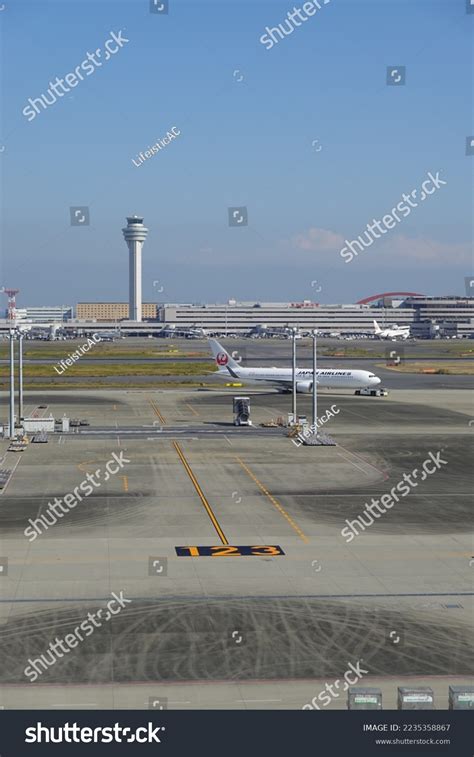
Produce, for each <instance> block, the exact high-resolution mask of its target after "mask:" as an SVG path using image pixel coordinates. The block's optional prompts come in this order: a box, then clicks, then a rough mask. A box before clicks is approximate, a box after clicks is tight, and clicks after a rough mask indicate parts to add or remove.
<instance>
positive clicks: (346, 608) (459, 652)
mask: <svg viewBox="0 0 474 757" xmlns="http://www.w3.org/2000/svg"><path fill="white" fill-rule="evenodd" d="M401 378H402V379H404V380H405V382H406V384H405V388H403V389H400V390H397V389H394V390H393V391H392V392H391V394H390V395H389V396H388V397H385V398H365V397H355V396H354V395H352V394H350V393H348V392H346V393H339V394H337V395H334V394H331V393H326V394H324V395H323V393H321V397H320V402H319V409H320V412H319V415H320V416H321V415H322V414H324V413H325V412H326V411H327V409H328V408H329V407H331V406H332V407H333V408H334V406H335V405H336V407H337V409H338V410H339V412H338V414H337V415H335V416H334V417H333V418H332V419H330V420H329V421H328V423H327V425H325V426H324V430H325V431H327V432H328V433H329V434H330V435H332V436H333V438H334V439H335V440H336V441H337V446H336V447H319V448H311V447H297V446H296V445H295V444H293V442H292V440H291V439H289V438H287V437H286V436H284V435H283V433H282V430H281V429H262V428H261V427H259V425H258V424H260V423H262V422H268V421H269V420H271V419H272V418H273V419H275V418H277V417H278V416H283V417H284V416H285V414H286V412H288V410H289V409H290V405H291V397H290V396H288V395H281V394H278V393H275V392H273V391H271V390H264V391H260V392H257V391H252V392H251V393H250V395H251V410H252V418H253V420H254V423H255V428H254V429H247V428H242V429H241V428H236V427H234V426H233V425H232V394H233V392H235V390H231V391H219V392H217V391H198V390H195V391H184V390H181V391H179V390H176V391H172V390H164V391H153V392H141V391H102V392H97V391H94V392H89V393H87V392H82V393H71V392H50V393H48V394H42V393H38V394H34V393H28V394H27V397H26V401H27V406H28V408H29V409H30V410H33V409H34V408H36V407H38V405H40V404H41V405H46V407H45V408H44V409H43V410H42V412H44V414H46V415H48V414H49V413H50V412H51V413H52V414H53V415H55V417H61V416H62V415H63V413H69V414H70V415H74V416H75V417H80V418H87V419H88V421H89V422H90V424H91V425H90V426H89V427H86V428H83V429H81V430H80V433H76V432H74V433H72V434H69V435H68V434H55V435H51V436H50V441H49V443H48V444H45V445H34V444H31V445H30V446H29V447H28V449H27V450H26V451H25V452H24V453H21V454H20V455H18V453H11V452H10V453H9V452H6V443H5V442H3V443H0V444H1V452H0V454H1V455H3V456H4V457H3V459H2V463H1V467H2V468H11V469H14V471H13V474H12V477H11V479H10V481H9V483H8V485H7V488H6V490H4V491H3V493H2V494H0V529H1V533H2V553H3V555H4V556H5V557H8V575H6V574H5V573H3V576H2V577H1V579H0V580H1V586H2V594H1V601H0V613H1V615H0V618H1V620H0V622H1V626H0V650H1V652H0V654H1V656H2V659H3V660H4V664H3V665H2V669H1V671H0V680H1V681H2V684H3V686H2V697H1V699H2V702H0V704H3V706H5V707H7V708H9V707H13V706H19V707H33V708H34V707H40V706H46V707H55V706H59V704H60V703H61V702H62V703H63V705H64V703H66V705H67V706H68V705H71V706H78V707H84V708H91V709H93V708H95V707H103V706H112V707H125V708H137V709H141V708H143V707H147V706H156V705H153V704H150V702H153V701H155V700H159V699H160V698H161V699H162V700H163V701H165V700H166V704H165V706H169V707H172V708H180V707H182V708H185V707H210V708H216V709H217V708H219V707H222V706H227V707H231V708H237V709H238V708H300V707H302V706H303V705H304V704H305V702H308V701H311V697H313V696H315V694H317V693H318V692H319V691H321V690H322V689H323V688H324V684H325V682H326V681H328V682H331V681H333V680H334V679H336V678H340V677H342V674H343V673H344V671H345V670H346V669H347V667H348V665H349V663H353V664H354V665H355V664H356V663H357V662H358V661H359V660H363V663H362V665H363V667H364V669H365V670H367V671H368V672H367V673H366V674H365V675H364V679H363V682H362V684H363V685H369V686H370V685H380V686H381V687H382V689H383V692H384V697H385V705H386V706H395V694H396V687H397V686H398V685H407V684H408V683H409V682H417V683H418V685H433V687H434V688H435V690H436V692H437V701H438V706H440V707H446V706H447V704H446V695H447V689H448V686H449V684H450V683H467V682H471V681H472V675H473V673H474V666H473V655H472V607H473V605H472V600H473V595H474V592H473V584H472V576H473V573H472V571H473V565H474V560H473V556H474V552H473V551H472V539H471V537H470V535H469V532H470V531H471V530H472V474H471V466H470V457H471V455H472V433H473V431H472V428H471V427H470V426H469V421H470V419H471V405H470V398H469V395H468V393H467V392H464V391H459V390H458V389H457V388H455V386H454V382H453V380H452V378H451V377H444V378H445V380H447V381H448V383H449V384H450V388H448V389H447V390H445V391H439V390H437V389H435V390H432V391H429V390H427V389H424V390H422V391H420V390H417V389H413V388H412V387H411V382H410V379H411V378H412V377H410V376H401ZM237 391H239V392H240V390H237ZM297 401H298V409H299V412H300V413H306V414H308V415H309V409H310V402H311V398H310V397H308V396H306V395H298V397H297ZM153 424H156V425H155V426H154V425H153ZM161 429H162V430H161ZM127 431H131V432H133V433H131V434H127V433H126V432H127ZM94 432H98V433H94ZM105 432H107V433H105ZM176 445H177V446H176ZM113 452H115V453H117V454H119V453H120V452H122V453H123V454H124V455H125V457H126V459H127V460H128V461H129V462H127V464H126V465H125V466H124V468H123V470H121V471H119V472H118V473H117V474H116V475H113V476H110V477H109V479H108V480H105V479H104V476H103V471H104V466H105V465H106V463H107V461H108V460H110V459H111V456H112V453H113ZM430 453H433V454H434V455H436V454H437V453H439V454H440V456H441V458H442V460H443V461H446V462H445V463H444V462H443V463H442V464H440V468H439V470H436V471H435V472H434V473H433V474H432V475H430V476H427V477H425V480H421V479H419V480H418V481H417V486H416V487H413V488H412V489H411V491H410V493H409V496H407V497H406V498H402V499H400V501H399V502H398V503H397V504H396V505H395V506H394V507H393V508H392V509H390V510H389V511H387V513H386V514H385V515H384V516H383V517H380V518H379V519H374V522H373V523H372V524H371V525H370V524H369V525H367V527H365V528H359V533H358V535H357V536H356V537H355V538H354V539H353V540H352V541H351V542H350V543H348V542H347V541H346V539H345V538H344V536H343V535H342V533H341V531H342V529H343V528H344V527H345V526H346V524H347V521H349V522H351V521H354V520H355V519H356V518H359V516H360V514H361V513H363V512H364V509H365V505H366V503H367V502H369V501H370V500H371V498H372V497H374V498H376V499H380V497H381V496H382V495H383V494H384V493H387V492H390V490H391V489H392V488H393V487H394V486H396V485H397V483H399V482H400V481H401V480H402V479H403V475H404V474H410V473H412V472H413V471H414V469H418V470H421V468H422V465H423V462H424V461H425V460H426V459H428V458H429V457H430ZM15 465H16V468H14V466H15ZM94 471H101V474H100V476H99V480H100V485H99V486H98V487H97V488H96V489H95V490H94V492H93V493H92V494H91V496H90V497H87V498H84V499H83V500H82V501H81V502H80V503H79V504H77V506H76V507H74V509H71V510H70V511H69V512H68V513H67V514H66V515H65V516H64V517H63V518H62V519H57V522H56V523H53V524H52V525H50V526H49V527H48V528H47V529H44V530H43V532H42V533H41V534H40V535H39V536H38V537H37V538H36V539H35V541H33V542H30V541H29V540H28V539H27V538H26V537H25V536H24V534H23V531H24V529H25V527H26V526H27V525H28V522H29V519H31V520H33V521H34V520H35V519H37V518H38V517H40V516H44V514H45V513H46V512H47V510H48V503H49V502H51V501H53V500H54V497H58V498H63V497H64V495H65V494H66V493H67V492H72V491H73V490H74V488H75V487H77V486H78V485H79V484H80V483H81V482H82V481H83V480H84V479H85V477H86V475H87V473H93V472H94ZM199 491H200V492H201V494H199ZM201 495H202V497H204V500H205V502H207V505H208V507H209V508H210V512H209V511H208V510H207V508H206V506H205V505H204V502H203V499H202V497H201ZM211 514H212V517H211ZM213 518H214V519H215V522H214V520H213ZM216 523H217V525H216ZM219 532H220V533H221V534H223V536H224V541H223V539H222V538H221V536H220V535H219ZM225 541H227V542H229V544H230V545H278V546H279V547H280V548H281V550H282V551H283V552H284V554H280V555H278V556H272V554H271V552H270V553H268V552H267V553H265V552H263V553H258V552H257V554H256V555H255V556H249V557H231V558H228V557H227V558H226V559H223V556H224V554H225V553H226V551H227V550H228V549H235V547H228V548H226V547H225ZM192 545H196V546H208V547H211V546H213V547H214V548H215V549H219V550H221V552H223V553H224V554H222V555H221V559H219V557H203V556H197V557H180V556H178V554H177V551H176V548H177V547H183V546H187V547H190V546H192ZM266 549H270V548H269V547H266ZM153 560H155V561H156V560H158V563H157V564H159V565H160V567H163V570H162V571H161V572H159V573H158V572H154V569H153V567H150V565H151V563H153ZM150 561H151V563H150ZM112 591H115V592H116V593H117V594H118V593H119V592H120V591H123V593H124V596H125V597H127V598H130V599H132V602H131V603H130V604H128V605H127V606H126V607H124V609H123V610H122V611H121V613H120V614H118V615H117V616H115V617H113V618H111V619H110V621H108V622H107V623H103V625H102V626H101V627H100V628H97V629H96V630H95V631H94V633H93V634H92V635H91V636H90V637H88V638H86V639H85V640H84V641H83V642H82V643H81V644H79V646H77V647H76V648H75V649H73V650H71V651H70V653H68V655H67V656H64V657H63V658H61V659H58V660H57V662H56V663H55V664H54V665H51V666H50V667H48V668H47V670H45V671H44V672H43V673H42V675H41V677H40V678H39V680H38V681H37V682H35V683H30V682H29V681H28V679H27V678H26V676H25V673H24V670H25V668H26V666H27V665H28V664H29V661H30V660H35V659H37V658H38V657H39V656H40V655H42V654H45V652H46V650H47V649H48V645H49V643H50V642H51V641H52V640H53V639H55V638H56V637H58V638H64V637H65V635H66V634H67V633H73V632H74V629H75V628H77V627H78V625H79V624H80V623H81V621H82V620H84V618H86V617H87V613H88V612H92V611H96V610H98V609H100V608H103V607H105V604H106V602H107V601H108V599H109V598H110V596H111V592H112ZM331 707H345V699H344V698H343V697H341V698H340V699H338V700H335V701H334V702H333V703H332V704H331Z"/></svg>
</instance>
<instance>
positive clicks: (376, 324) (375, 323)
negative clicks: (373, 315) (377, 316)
mask: <svg viewBox="0 0 474 757" xmlns="http://www.w3.org/2000/svg"><path fill="white" fill-rule="evenodd" d="M374 329H375V333H376V334H380V332H381V331H382V329H381V328H380V326H379V324H378V323H377V321H376V320H374Z"/></svg>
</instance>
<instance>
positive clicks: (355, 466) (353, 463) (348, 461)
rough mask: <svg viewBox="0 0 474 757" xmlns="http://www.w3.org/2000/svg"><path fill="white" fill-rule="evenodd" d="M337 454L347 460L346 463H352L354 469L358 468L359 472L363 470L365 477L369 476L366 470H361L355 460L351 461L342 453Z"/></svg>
mask: <svg viewBox="0 0 474 757" xmlns="http://www.w3.org/2000/svg"><path fill="white" fill-rule="evenodd" d="M337 454H338V455H339V457H342V459H343V460H345V461H346V463H350V464H351V465H353V466H354V468H358V469H359V470H361V471H362V473H364V475H366V476H368V475H369V474H368V473H367V471H366V470H364V469H363V468H361V467H360V465H357V463H355V462H354V461H353V460H349V458H348V457H344V455H341V453H340V452H338V453H337Z"/></svg>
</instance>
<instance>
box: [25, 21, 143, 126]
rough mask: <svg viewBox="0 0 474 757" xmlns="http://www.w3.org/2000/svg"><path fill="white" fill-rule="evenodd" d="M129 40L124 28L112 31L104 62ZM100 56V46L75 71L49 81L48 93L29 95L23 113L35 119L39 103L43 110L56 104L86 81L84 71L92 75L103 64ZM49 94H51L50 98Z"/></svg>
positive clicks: (30, 119) (105, 45) (31, 119)
mask: <svg viewBox="0 0 474 757" xmlns="http://www.w3.org/2000/svg"><path fill="white" fill-rule="evenodd" d="M127 42H130V40H129V39H127V38H126V37H123V36H122V30H120V31H119V32H118V34H116V33H115V32H110V38H109V39H107V40H106V42H105V44H104V47H105V61H104V62H106V61H108V60H109V59H110V58H111V56H112V55H115V53H118V51H119V50H121V48H122V47H123V46H124V45H125V44H126V43H127ZM100 57H101V49H100V47H98V48H97V50H96V51H95V53H89V52H88V53H87V54H86V58H84V60H83V61H82V63H79V65H78V66H76V68H75V69H74V73H69V74H66V75H65V76H64V78H62V79H60V78H59V76H57V77H56V81H55V82H52V81H50V82H49V88H48V89H47V90H46V94H42V95H40V96H39V97H35V98H34V99H32V98H31V97H29V98H28V103H29V104H28V105H27V106H26V107H25V108H23V111H22V113H23V115H24V116H25V117H26V118H28V121H33V120H34V119H35V118H36V116H37V115H39V113H41V110H40V108H39V107H38V106H39V105H41V108H42V109H43V110H46V108H47V107H48V106H49V105H54V103H55V102H57V100H58V98H61V97H64V95H66V94H67V93H68V92H70V91H71V89H74V88H75V87H77V85H78V84H79V82H80V81H84V76H83V75H82V74H83V73H85V75H86V76H91V75H92V74H93V73H94V71H95V70H96V69H97V68H100V67H101V66H102V63H101V62H100V61H99V60H98V59H99V58H100ZM96 58H97V60H96ZM64 81H66V84H67V85H68V86H66V84H64ZM47 95H49V98H50V99H49V100H48V97H47Z"/></svg>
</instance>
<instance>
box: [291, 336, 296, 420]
mask: <svg viewBox="0 0 474 757" xmlns="http://www.w3.org/2000/svg"><path fill="white" fill-rule="evenodd" d="M292 342H293V344H292V383H293V402H292V413H293V423H296V329H295V328H294V329H293V335H292Z"/></svg>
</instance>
